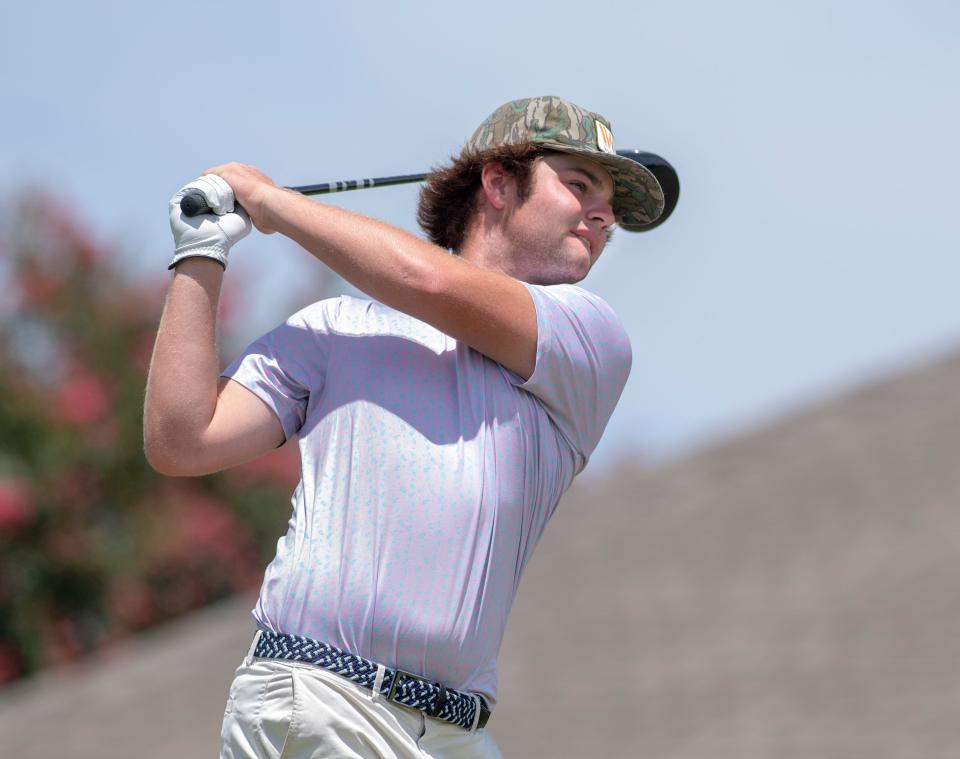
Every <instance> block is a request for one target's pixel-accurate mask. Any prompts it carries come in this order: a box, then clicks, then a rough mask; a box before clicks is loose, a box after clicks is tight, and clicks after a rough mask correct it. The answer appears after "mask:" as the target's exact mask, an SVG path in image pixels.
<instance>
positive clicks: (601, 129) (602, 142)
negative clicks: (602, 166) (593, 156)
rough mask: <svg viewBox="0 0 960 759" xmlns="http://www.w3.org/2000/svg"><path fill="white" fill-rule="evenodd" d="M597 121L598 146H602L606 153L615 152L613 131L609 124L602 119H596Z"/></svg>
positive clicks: (601, 148)
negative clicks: (608, 126)
mask: <svg viewBox="0 0 960 759" xmlns="http://www.w3.org/2000/svg"><path fill="white" fill-rule="evenodd" d="M596 123H597V147H598V148H600V150H602V151H603V152H604V153H613V152H614V149H613V132H611V131H610V130H609V129H608V128H607V125H606V124H604V123H603V122H602V121H600V119H596Z"/></svg>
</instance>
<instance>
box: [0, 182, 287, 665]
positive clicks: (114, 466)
mask: <svg viewBox="0 0 960 759" xmlns="http://www.w3.org/2000/svg"><path fill="white" fill-rule="evenodd" d="M0 215H2V219H0V225H2V227H0V246H2V249H0V262H2V264H0V267H2V268H0V284H2V286H3V303H2V305H0V683H3V682H6V681H10V680H13V679H16V678H19V677H22V676H24V675H27V674H30V673H32V672H35V671H37V670H39V669H41V668H43V667H46V666H49V665H53V664H58V663H62V662H66V661H69V660H72V659H75V658H77V657H79V656H81V655H83V654H85V653H88V652H91V651H94V650H96V649H98V648H102V647H104V646H109V645H110V644H111V643H114V642H116V641H117V640H120V639H122V638H124V637H126V636H129V635H130V634H131V633H134V632H137V631H140V630H144V629H146V628H149V627H152V626H154V625H157V624H160V623H162V622H165V621H167V620H170V619H173V618H175V617H177V616H179V615H181V614H184V613H185V612H188V611H192V610H194V609H197V608H199V607H201V606H203V605H205V604H208V603H210V602H211V601H215V600H218V599H222V598H225V597H227V596H230V595H231V594H234V593H236V592H238V591H241V590H248V589H251V588H254V587H256V586H257V585H258V583H259V581H260V579H261V577H262V571H263V567H264V566H265V564H266V562H267V561H268V560H269V559H270V558H272V556H273V552H274V547H275V542H276V539H277V538H278V537H279V535H280V534H282V532H283V529H284V526H285V523H286V520H287V518H288V516H289V508H290V507H289V499H290V493H291V491H292V489H293V486H294V485H295V483H296V481H297V479H298V476H299V472H298V467H299V456H298V453H297V450H296V447H295V445H287V446H284V448H281V449H280V450H278V451H276V452H275V453H273V454H271V455H270V456H268V457H266V458H264V459H261V460H260V461H258V462H254V463H253V464H250V465H247V466H244V467H241V468H238V469H235V470H232V471H230V472H227V473H224V474H220V475H214V476H210V477H205V478H201V479H185V478H184V479H181V478H167V477H163V476H161V475H158V474H157V473H156V472H154V471H153V470H152V469H151V468H150V467H149V465H148V464H147V463H146V460H145V459H144V455H143V442H142V415H143V394H144V388H145V384H146V376H147V369H148V366H149V361H150V355H151V352H152V349H153V341H154V337H155V334H156V328H157V322H158V319H159V315H160V311H161V307H162V301H163V297H164V294H165V291H166V288H167V285H168V283H169V277H168V276H164V272H163V266H162V265H158V266H157V270H158V276H157V280H156V281H155V282H152V283H148V284H143V283H135V282H133V281H131V280H130V279H129V278H126V277H125V276H124V274H123V266H122V265H121V264H120V261H119V255H118V254H119V252H118V251H112V250H108V249H105V248H104V247H103V246H98V245H96V244H95V243H94V242H93V240H92V237H91V235H90V234H89V233H88V232H86V231H85V230H83V229H81V228H80V227H79V226H78V224H77V223H76V222H75V221H74V220H73V219H72V218H71V217H70V214H69V213H67V212H66V211H65V210H64V209H63V208H62V207H60V206H58V204H57V202H56V201H55V200H54V199H52V198H50V197H46V196H42V195H39V194H33V195H30V196H29V197H27V198H26V199H24V200H22V201H20V202H19V204H18V205H17V206H16V207H14V208H7V209H5V210H3V211H0ZM224 300H225V302H229V292H226V293H225V296H224ZM230 329H231V324H230V320H229V319H226V320H225V321H223V322H222V326H221V334H222V335H226V339H225V340H222V342H223V343H224V344H230V342H231V341H230V337H229V335H230Z"/></svg>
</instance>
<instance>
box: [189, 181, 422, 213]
mask: <svg viewBox="0 0 960 759" xmlns="http://www.w3.org/2000/svg"><path fill="white" fill-rule="evenodd" d="M426 177H427V175H426V174H402V175H400V176H395V177H374V178H373V179H345V180H343V181H340V182H324V183H322V184H306V185H300V186H299V187H285V188H284V189H286V190H293V191H294V192H299V193H300V194H301V195H328V194H330V193H332V192H347V191H348V190H365V189H367V188H369V187H387V186H389V185H395V184H413V183H414V182H422V181H423V180H424V179H426ZM180 210H181V211H182V212H183V215H184V216H201V215H202V214H207V213H213V210H212V209H211V208H210V206H209V205H207V199H206V198H205V197H204V196H203V193H201V192H200V191H199V190H195V191H193V192H189V193H187V194H186V195H184V196H183V197H182V198H181V199H180Z"/></svg>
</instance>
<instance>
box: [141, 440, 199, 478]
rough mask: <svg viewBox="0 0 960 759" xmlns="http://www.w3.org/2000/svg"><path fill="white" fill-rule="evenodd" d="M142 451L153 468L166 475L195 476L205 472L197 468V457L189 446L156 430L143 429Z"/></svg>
mask: <svg viewBox="0 0 960 759" xmlns="http://www.w3.org/2000/svg"><path fill="white" fill-rule="evenodd" d="M143 453H144V457H145V458H146V460H147V463H148V464H149V465H150V466H151V467H152V468H153V470H154V471H155V472H157V473H158V474H162V475H164V476H166V477H196V476H198V475H201V474H205V472H202V471H199V470H198V468H197V463H198V459H197V457H196V456H195V455H194V454H193V453H192V450H191V448H190V446H187V445H184V444H182V441H176V440H173V439H171V438H169V437H165V436H164V435H162V434H160V433H159V432H157V431H156V430H150V429H149V428H145V429H144V434H143Z"/></svg>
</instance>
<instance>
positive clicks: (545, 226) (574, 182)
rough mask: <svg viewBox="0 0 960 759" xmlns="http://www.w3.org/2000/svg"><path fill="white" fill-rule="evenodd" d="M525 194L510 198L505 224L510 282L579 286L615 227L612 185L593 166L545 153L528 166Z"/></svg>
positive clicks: (569, 156)
mask: <svg viewBox="0 0 960 759" xmlns="http://www.w3.org/2000/svg"><path fill="white" fill-rule="evenodd" d="M531 180H532V181H531V187H530V194H529V195H528V197H527V199H526V200H525V201H520V200H519V198H516V197H514V198H513V202H512V204H511V206H510V207H509V208H508V209H507V213H506V215H505V220H504V234H505V236H506V237H507V238H508V241H509V243H510V245H509V247H510V249H511V251H512V261H511V263H512V266H511V268H512V269H513V271H512V272H511V273H512V274H513V276H516V277H518V278H519V279H522V280H524V281H526V282H530V283H532V284H544V285H549V284H561V283H573V282H579V281H580V280H581V279H583V278H584V277H586V276H587V273H588V272H589V271H590V269H591V267H592V266H593V265H594V263H596V261H597V259H598V258H600V254H601V253H602V252H603V248H604V246H605V245H606V238H607V233H608V230H609V228H610V227H611V226H612V225H613V223H614V216H613V208H612V207H611V199H612V198H613V179H612V178H611V176H610V174H609V173H608V172H607V170H606V169H604V168H603V167H602V166H600V165H599V164H597V163H594V162H593V161H591V160H589V159H587V158H584V157H582V156H578V155H573V154H568V153H548V154H547V155H545V156H544V157H543V158H541V159H539V160H538V161H537V162H536V163H535V164H534V166H533V176H532V177H531Z"/></svg>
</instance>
